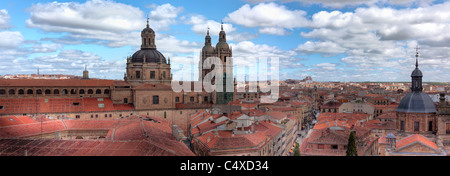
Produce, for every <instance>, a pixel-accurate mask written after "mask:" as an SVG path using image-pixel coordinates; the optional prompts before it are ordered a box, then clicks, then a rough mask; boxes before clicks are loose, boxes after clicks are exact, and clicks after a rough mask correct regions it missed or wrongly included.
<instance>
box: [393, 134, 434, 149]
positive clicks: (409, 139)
mask: <svg viewBox="0 0 450 176" xmlns="http://www.w3.org/2000/svg"><path fill="white" fill-rule="evenodd" d="M416 142H419V143H422V144H424V145H426V146H428V147H430V148H433V149H435V150H438V147H437V145H436V143H434V142H433V141H430V140H429V139H427V138H425V137H423V136H422V135H420V134H413V135H411V136H408V137H406V138H403V139H401V140H399V141H397V144H396V148H397V149H399V148H402V147H405V146H407V145H410V144H412V143H416Z"/></svg>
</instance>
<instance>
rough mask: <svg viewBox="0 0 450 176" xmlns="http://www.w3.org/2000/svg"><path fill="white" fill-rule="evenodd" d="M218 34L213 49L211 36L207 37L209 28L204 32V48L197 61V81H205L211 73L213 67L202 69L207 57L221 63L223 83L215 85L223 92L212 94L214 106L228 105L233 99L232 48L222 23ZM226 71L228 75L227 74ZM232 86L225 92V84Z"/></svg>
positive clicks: (213, 80) (213, 81)
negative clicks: (218, 60) (216, 59)
mask: <svg viewBox="0 0 450 176" xmlns="http://www.w3.org/2000/svg"><path fill="white" fill-rule="evenodd" d="M220 29H221V30H220V32H219V42H218V43H217V44H216V46H215V47H214V46H213V45H212V43H211V36H210V35H209V28H208V30H207V32H206V36H205V46H203V48H202V51H201V52H200V59H199V62H200V63H199V81H203V80H205V76H206V75H207V74H208V73H209V72H211V71H212V70H213V69H214V68H215V67H214V66H213V67H211V69H204V68H203V67H202V66H203V64H204V63H205V60H207V58H208V57H217V58H219V59H220V60H221V62H222V68H223V70H222V73H223V82H220V83H218V84H217V85H216V90H217V87H218V86H221V87H222V88H223V89H222V90H223V91H216V92H213V94H212V102H213V103H214V104H228V103H229V102H231V101H233V99H234V82H233V78H234V76H233V59H232V56H233V52H232V48H231V47H230V46H229V45H228V43H227V37H226V33H225V31H224V30H223V23H222V24H221V26H220ZM227 70H228V73H229V74H227ZM215 79H216V78H215V77H214V78H213V79H212V80H211V83H212V84H213V85H214V84H215ZM227 83H231V84H233V86H232V87H233V90H227V89H226V87H227V86H226V84H227Z"/></svg>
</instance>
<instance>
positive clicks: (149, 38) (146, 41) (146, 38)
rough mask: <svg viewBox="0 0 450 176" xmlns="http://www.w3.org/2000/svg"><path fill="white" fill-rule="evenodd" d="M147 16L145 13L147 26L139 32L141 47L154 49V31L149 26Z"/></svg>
mask: <svg viewBox="0 0 450 176" xmlns="http://www.w3.org/2000/svg"><path fill="white" fill-rule="evenodd" d="M149 19H150V18H149V17H148V15H147V27H146V28H144V29H143V30H142V32H141V38H142V45H141V49H156V45H155V31H153V29H152V28H150V25H149Z"/></svg>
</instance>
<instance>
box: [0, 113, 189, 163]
mask: <svg viewBox="0 0 450 176" xmlns="http://www.w3.org/2000/svg"><path fill="white" fill-rule="evenodd" d="M2 118H4V119H8V120H9V118H10V117H2ZM0 119H1V118H0ZM4 119H2V120H4ZM28 121H30V122H31V121H32V119H31V118H29V120H28ZM34 121H35V122H34V123H28V122H27V123H21V124H13V125H11V124H0V155H22V154H23V150H28V151H29V152H30V155H56V156H61V155H89V156H95V155H193V153H192V152H191V151H190V150H189V148H187V146H186V145H184V144H183V143H182V142H178V141H176V140H175V139H174V137H173V136H172V130H171V128H170V126H169V122H168V121H167V120H165V119H162V118H156V117H151V118H144V119H136V120H128V119H121V120H49V121H45V122H42V123H41V122H38V121H36V120H34ZM73 130H108V131H109V132H108V135H107V136H106V139H102V140H48V139H44V140H43V139H36V140H27V139H14V142H21V143H28V142H29V143H36V145H30V146H26V145H19V144H17V145H16V144H12V143H10V141H11V139H12V138H21V137H31V136H38V135H40V134H48V133H54V132H58V131H73ZM5 141H6V142H5ZM37 144H42V145H37ZM44 144H45V145H44ZM95 144H98V145H97V146H96V147H93V145H95ZM79 145H86V146H89V147H86V148H83V147H80V146H79ZM62 146H65V147H62ZM14 147H21V148H22V149H21V150H8V148H14ZM75 150H76V152H74V151H75ZM40 151H41V152H40ZM56 151H57V152H56Z"/></svg>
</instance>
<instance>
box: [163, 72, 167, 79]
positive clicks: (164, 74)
mask: <svg viewBox="0 0 450 176" xmlns="http://www.w3.org/2000/svg"><path fill="white" fill-rule="evenodd" d="M163 78H164V79H166V71H163Z"/></svg>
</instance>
